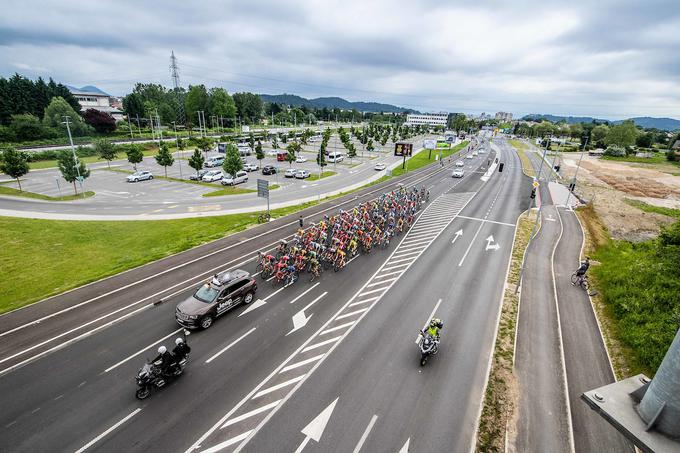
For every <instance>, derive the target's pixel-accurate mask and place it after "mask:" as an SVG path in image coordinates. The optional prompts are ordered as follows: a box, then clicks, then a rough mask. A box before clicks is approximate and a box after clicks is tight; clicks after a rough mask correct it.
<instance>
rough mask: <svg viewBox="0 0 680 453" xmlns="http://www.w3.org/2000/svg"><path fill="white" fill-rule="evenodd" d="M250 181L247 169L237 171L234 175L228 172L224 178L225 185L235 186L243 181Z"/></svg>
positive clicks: (223, 183)
mask: <svg viewBox="0 0 680 453" xmlns="http://www.w3.org/2000/svg"><path fill="white" fill-rule="evenodd" d="M246 181H248V173H246V172H245V171H243V170H241V171H237V172H236V174H235V175H234V176H232V175H230V174H229V173H226V174H225V175H224V177H223V178H222V185H223V186H235V185H236V184H241V183H242V182H246Z"/></svg>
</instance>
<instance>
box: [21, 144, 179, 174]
mask: <svg viewBox="0 0 680 453" xmlns="http://www.w3.org/2000/svg"><path fill="white" fill-rule="evenodd" d="M175 151H176V148H170V152H175ZM157 152H158V149H145V150H144V151H143V153H144V157H149V156H155V155H156V153H157ZM121 159H123V160H125V163H127V160H126V159H127V157H126V156H125V153H119V154H118V155H117V157H116V159H114V160H119V161H120V160H121ZM78 160H79V161H81V162H84V163H86V164H96V163H103V162H106V161H105V160H103V159H100V158H99V157H97V156H86V157H79V158H78ZM112 162H113V161H112ZM58 166H59V163H58V162H57V161H56V160H39V161H37V162H29V163H28V167H29V168H30V169H31V170H42V169H45V168H57V167H58Z"/></svg>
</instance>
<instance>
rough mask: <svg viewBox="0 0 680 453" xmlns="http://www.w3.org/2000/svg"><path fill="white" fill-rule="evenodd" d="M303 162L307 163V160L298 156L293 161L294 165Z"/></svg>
mask: <svg viewBox="0 0 680 453" xmlns="http://www.w3.org/2000/svg"><path fill="white" fill-rule="evenodd" d="M305 162H307V158H306V157H302V156H298V157H297V158H296V159H295V163H296V164H304V163H305Z"/></svg>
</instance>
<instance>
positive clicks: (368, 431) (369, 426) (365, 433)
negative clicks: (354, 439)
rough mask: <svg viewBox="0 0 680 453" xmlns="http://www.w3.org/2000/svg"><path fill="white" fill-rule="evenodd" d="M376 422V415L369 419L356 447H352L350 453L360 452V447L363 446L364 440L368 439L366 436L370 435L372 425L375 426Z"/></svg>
mask: <svg viewBox="0 0 680 453" xmlns="http://www.w3.org/2000/svg"><path fill="white" fill-rule="evenodd" d="M376 420H378V416H377V415H374V416H373V417H371V421H370V422H369V423H368V426H367V427H366V430H365V431H364V434H362V435H361V439H359V442H358V443H357V446H356V447H354V450H353V451H352V453H359V451H361V447H363V446H364V443H365V442H366V439H368V435H369V434H370V433H371V430H372V429H373V425H375V421H376Z"/></svg>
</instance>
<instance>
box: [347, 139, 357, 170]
mask: <svg viewBox="0 0 680 453" xmlns="http://www.w3.org/2000/svg"><path fill="white" fill-rule="evenodd" d="M347 157H349V163H350V165H351V164H352V159H354V158H355V157H357V148H356V146H354V143H349V144H348V145H347Z"/></svg>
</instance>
